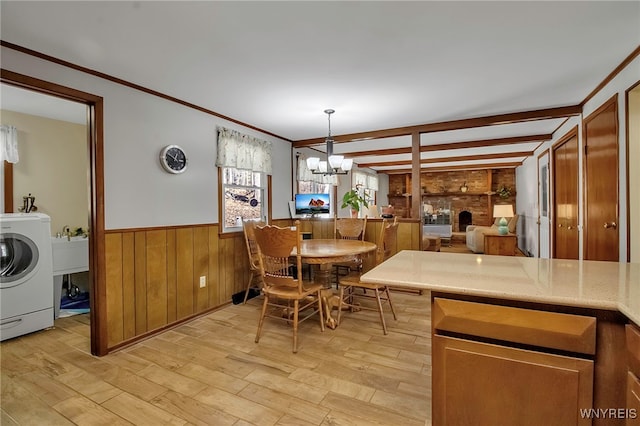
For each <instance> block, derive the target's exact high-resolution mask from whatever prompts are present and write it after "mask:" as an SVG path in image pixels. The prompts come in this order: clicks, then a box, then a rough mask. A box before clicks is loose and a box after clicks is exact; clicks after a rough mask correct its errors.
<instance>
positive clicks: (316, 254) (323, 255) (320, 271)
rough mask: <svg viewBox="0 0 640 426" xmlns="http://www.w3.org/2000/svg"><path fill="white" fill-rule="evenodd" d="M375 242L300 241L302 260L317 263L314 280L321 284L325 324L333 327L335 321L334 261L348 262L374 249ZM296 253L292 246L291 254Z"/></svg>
mask: <svg viewBox="0 0 640 426" xmlns="http://www.w3.org/2000/svg"><path fill="white" fill-rule="evenodd" d="M376 248H377V246H376V244H375V243H372V242H370V241H361V240H345V239H340V238H335V239H333V238H327V239H310V240H302V241H301V242H300V256H301V257H302V262H303V263H307V264H310V265H318V267H317V268H316V270H315V271H314V281H315V282H316V283H320V284H322V285H323V287H324V288H325V290H323V299H324V300H323V305H324V306H325V309H324V311H325V312H324V314H325V316H326V325H327V326H328V327H329V328H332V329H334V328H335V327H336V325H337V324H336V321H335V319H334V318H333V317H332V315H331V310H332V308H333V307H337V306H338V305H337V303H336V302H337V299H338V296H336V295H334V294H333V291H332V290H331V269H332V265H333V264H334V263H338V262H350V261H354V260H358V259H360V258H362V257H363V256H365V255H367V254H369V253H371V252H373V251H375V250H376ZM296 254H297V250H296V249H295V248H294V250H293V252H292V253H291V255H292V256H295V255H296Z"/></svg>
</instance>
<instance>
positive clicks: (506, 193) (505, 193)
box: [496, 185, 511, 198]
mask: <svg viewBox="0 0 640 426" xmlns="http://www.w3.org/2000/svg"><path fill="white" fill-rule="evenodd" d="M496 194H498V195H499V196H500V198H509V197H510V196H511V188H508V187H506V186H505V185H502V186H501V187H500V188H498V190H497V191H496Z"/></svg>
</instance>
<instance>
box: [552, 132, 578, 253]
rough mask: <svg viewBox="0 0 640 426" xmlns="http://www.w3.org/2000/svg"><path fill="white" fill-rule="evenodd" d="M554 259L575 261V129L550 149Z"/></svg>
mask: <svg viewBox="0 0 640 426" xmlns="http://www.w3.org/2000/svg"><path fill="white" fill-rule="evenodd" d="M552 180H553V224H554V227H553V249H554V251H553V257H554V258H556V259H578V257H579V234H578V129H577V128H575V129H573V130H571V131H570V132H569V133H567V135H565V136H564V137H563V138H562V139H560V140H559V141H558V143H557V144H556V145H554V147H553V175H552Z"/></svg>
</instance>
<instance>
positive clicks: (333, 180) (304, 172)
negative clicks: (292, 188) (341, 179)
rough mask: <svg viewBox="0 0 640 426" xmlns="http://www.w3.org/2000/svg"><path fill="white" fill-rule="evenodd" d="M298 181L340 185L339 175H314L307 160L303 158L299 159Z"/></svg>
mask: <svg viewBox="0 0 640 426" xmlns="http://www.w3.org/2000/svg"><path fill="white" fill-rule="evenodd" d="M298 180H299V181H301V182H316V183H324V184H330V185H333V186H337V185H338V175H321V174H317V175H314V174H313V172H311V170H309V168H308V167H307V160H306V159H305V158H304V157H303V156H300V157H299V158H298Z"/></svg>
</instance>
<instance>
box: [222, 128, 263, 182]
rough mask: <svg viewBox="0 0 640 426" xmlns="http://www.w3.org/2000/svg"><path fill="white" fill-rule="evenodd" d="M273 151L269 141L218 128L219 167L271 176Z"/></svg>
mask: <svg viewBox="0 0 640 426" xmlns="http://www.w3.org/2000/svg"><path fill="white" fill-rule="evenodd" d="M271 151H272V148H271V142H269V141H265V140H262V139H258V138H254V137H253V136H249V135H245V134H242V133H240V132H238V131H236V130H231V129H226V128H224V127H219V128H218V155H217V158H216V166H218V167H234V168H236V169H244V170H252V171H254V172H262V173H266V174H271V170H272V169H271Z"/></svg>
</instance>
